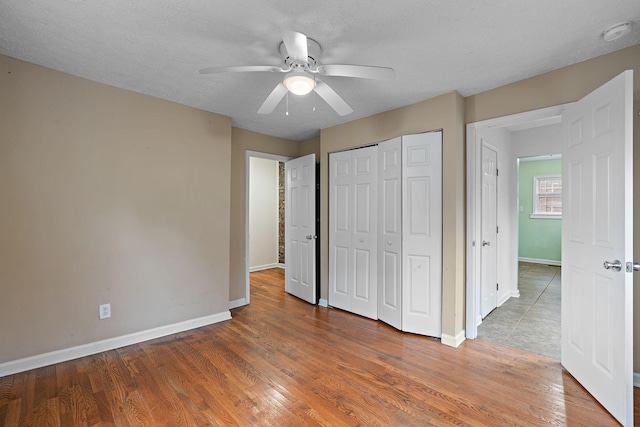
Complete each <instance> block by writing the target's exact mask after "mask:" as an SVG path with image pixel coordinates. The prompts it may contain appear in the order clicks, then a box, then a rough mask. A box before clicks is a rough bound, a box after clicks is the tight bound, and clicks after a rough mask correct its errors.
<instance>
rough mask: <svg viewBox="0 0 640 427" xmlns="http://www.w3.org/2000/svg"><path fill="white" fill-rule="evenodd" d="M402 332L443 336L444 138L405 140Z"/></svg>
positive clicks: (429, 136) (433, 134) (409, 137)
mask: <svg viewBox="0 0 640 427" xmlns="http://www.w3.org/2000/svg"><path fill="white" fill-rule="evenodd" d="M402 183H403V185H402V199H403V203H402V211H403V212H402V254H403V257H402V258H403V268H402V282H403V288H402V294H403V295H402V314H403V315H402V330H404V331H407V332H413V333H417V334H423V335H430V336H434V337H440V336H441V334H442V319H441V318H442V133H441V132H430V133H425V134H419V135H407V136H403V137H402Z"/></svg>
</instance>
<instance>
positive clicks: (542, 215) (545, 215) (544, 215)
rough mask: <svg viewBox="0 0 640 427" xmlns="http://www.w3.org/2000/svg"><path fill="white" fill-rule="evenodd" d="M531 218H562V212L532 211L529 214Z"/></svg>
mask: <svg viewBox="0 0 640 427" xmlns="http://www.w3.org/2000/svg"><path fill="white" fill-rule="evenodd" d="M529 218H531V219H562V214H557V213H556V214H553V213H532V214H529Z"/></svg>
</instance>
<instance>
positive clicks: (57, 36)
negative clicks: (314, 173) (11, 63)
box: [0, 0, 640, 140]
mask: <svg viewBox="0 0 640 427" xmlns="http://www.w3.org/2000/svg"><path fill="white" fill-rule="evenodd" d="M622 21H633V26H632V32H631V34H629V35H628V36H627V37H625V38H623V39H619V40H617V41H614V42H605V41H604V40H603V39H602V31H603V30H604V29H606V28H607V27H609V26H611V25H613V24H616V23H618V22H622ZM283 31H298V32H302V33H304V34H306V35H307V36H308V37H310V38H312V39H315V40H317V41H318V42H319V43H320V45H321V46H322V54H321V57H320V62H322V63H325V64H330V63H341V64H364V65H380V66H388V67H393V68H394V69H395V70H396V78H395V80H392V81H377V80H364V79H352V78H346V77H326V78H324V80H325V81H326V82H327V83H328V84H330V85H331V87H333V89H335V91H336V92H338V93H339V94H340V95H341V96H342V97H343V98H344V100H345V101H346V102H347V103H349V104H350V105H351V107H353V109H354V112H353V113H352V114H350V115H348V116H344V117H340V116H338V115H337V114H336V113H335V112H334V111H333V110H332V109H331V108H330V107H328V106H327V104H325V103H324V101H323V100H322V99H320V98H319V97H317V96H314V95H313V94H310V95H306V96H304V97H297V96H293V95H292V96H290V97H289V115H285V105H286V99H285V100H283V101H282V102H281V103H280V104H279V106H278V107H277V108H276V109H275V111H274V112H273V113H272V114H270V115H259V114H257V113H256V111H257V110H258V108H259V107H260V105H261V104H262V102H263V101H264V99H265V98H266V97H267V95H268V94H269V93H270V92H271V90H272V89H273V88H274V87H275V86H276V85H277V84H278V82H280V81H281V79H282V75H281V74H276V73H243V74H209V75H201V74H199V73H198V70H199V69H201V68H203V67H209V66H226V65H254V64H258V65H271V64H272V65H278V64H279V63H280V61H281V57H280V55H279V53H278V45H279V43H280V41H281V39H282V33H283ZM638 43H640V3H638V0H563V1H558V0H536V1H533V0H531V1H513V0H486V1H481V2H480V1H472V0H460V1H442V0H438V1H436V0H402V1H395V2H392V1H389V0H349V1H345V0H323V1H315V2H310V1H301V0H273V1H264V0H234V1H215V0H111V1H108V0H2V1H0V53H2V54H5V55H8V56H11V57H14V58H18V59H22V60H25V61H29V62H33V63H36V64H39V65H43V66H46V67H50V68H53V69H56V70H60V71H64V72H66V73H70V74H73V75H76V76H81V77H85V78H87V79H90V80H94V81H97V82H101V83H106V84H109V85H112V86H116V87H120V88H125V89H129V90H133V91H136V92H141V93H145V94H148V95H152V96H155V97H158V98H162V99H167V100H170V101H174V102H178V103H181V104H185V105H189V106H192V107H196V108H200V109H203V110H207V111H212V112H215V113H219V114H223V115H227V116H230V117H231V118H232V121H233V125H234V126H236V127H240V128H244V129H248V130H253V131H256V132H261V133H264V134H268V135H274V136H279V137H283V138H289V139H294V140H302V139H306V138H309V137H312V136H316V135H318V132H319V129H321V128H325V127H329V126H333V125H336V124H339V123H343V122H346V121H351V120H354V119H356V118H359V117H364V116H368V115H371V114H375V113H379V112H382V111H387V110H391V109H394V108H398V107H401V106H404V105H409V104H412V103H415V102H418V101H422V100H425V99H429V98H432V97H434V96H437V95H440V94H443V93H446V92H450V91H452V90H457V91H458V92H460V93H461V94H462V95H464V96H468V95H471V94H474V93H478V92H481V91H484V90H488V89H491V88H494V87H498V86H501V85H504V84H507V83H510V82H513V81H517V80H521V79H523V78H527V77H530V76H533V75H537V74H540V73H544V72H546V71H550V70H553V69H556V68H560V67H563V66H566V65H569V64H573V63H576V62H580V61H583V60H586V59H589V58H592V57H595V56H599V55H602V54H605V53H608V52H611V51H615V50H619V49H622V48H624V47H627V46H631V45H635V44H638ZM314 104H315V106H316V109H315V112H314V111H313V106H314Z"/></svg>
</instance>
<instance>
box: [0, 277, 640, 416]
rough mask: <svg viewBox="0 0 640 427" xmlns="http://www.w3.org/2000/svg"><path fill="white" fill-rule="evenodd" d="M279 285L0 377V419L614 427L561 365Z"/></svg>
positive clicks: (262, 282)
mask: <svg viewBox="0 0 640 427" xmlns="http://www.w3.org/2000/svg"><path fill="white" fill-rule="evenodd" d="M282 282H283V274H282V270H279V269H273V270H267V271H263V272H259V273H252V275H251V305H249V306H246V307H242V308H238V309H235V310H232V315H233V319H232V320H230V321H227V322H223V323H218V324H215V325H210V326H207V327H203V328H199V329H196V330H193V331H188V332H184V333H180V334H177V335H174V336H170V337H165V338H161V339H156V340H152V341H147V342H144V343H141V344H137V345H132V346H129V347H124V348H120V349H117V350H112V351H107V352H104V353H100V354H97V355H94V356H89V357H84V358H82V359H78V360H74V361H70V362H66V363H60V364H57V365H54V366H49V367H45V368H41V369H35V370H32V371H28V372H24V373H20V374H16V375H11V376H7V377H4V378H0V426H7V427H9V426H31V425H33V426H233V425H240V426H249V425H251V426H253V425H263V426H303V425H320V426H358V425H364V426H427V425H433V426H461V425H469V426H500V425H503V426H549V425H552V426H563V425H569V426H583V425H584V426H609V425H617V424H616V422H615V420H614V419H613V418H612V417H611V416H610V415H609V414H608V413H607V412H606V411H605V410H604V409H603V408H602V407H601V406H599V405H598V403H597V402H595V401H594V399H593V398H592V397H591V396H590V395H589V394H588V393H587V392H586V391H585V390H584V389H583V388H582V387H581V386H580V385H578V384H577V383H576V382H575V380H573V378H572V377H571V376H570V375H568V374H567V373H566V372H565V371H563V369H562V367H561V366H560V364H559V363H558V362H557V361H555V360H552V359H547V358H545V357H542V356H537V355H534V354H530V353H527V352H524V351H521V350H517V349H513V348H510V347H506V346H501V345H496V344H495V343H492V342H490V341H487V340H483V339H477V340H473V341H465V342H464V343H463V344H462V345H461V346H460V347H459V348H458V349H453V348H450V347H447V346H444V345H441V344H440V343H439V341H437V340H435V339H432V338H427V337H421V336H416V335H411V334H405V333H401V332H398V331H396V330H394V329H392V328H390V327H388V326H386V325H385V324H384V323H381V322H376V321H371V320H368V319H364V318H361V317H358V316H355V315H351V314H349V313H345V312H342V311H340V310H337V309H329V308H324V307H319V306H312V305H309V304H307V303H305V302H303V301H300V300H298V299H297V298H295V297H292V296H290V295H287V294H285V293H284V291H283V284H282ZM636 396H637V394H636ZM636 413H637V412H636Z"/></svg>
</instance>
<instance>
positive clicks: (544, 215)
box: [529, 174, 562, 219]
mask: <svg viewBox="0 0 640 427" xmlns="http://www.w3.org/2000/svg"><path fill="white" fill-rule="evenodd" d="M549 178H552V179H560V180H562V175H560V174H558V175H536V176H534V177H533V206H531V210H532V212H531V215H529V218H533V219H562V212H559V213H555V212H536V209H537V208H538V198H539V197H540V196H545V195H554V196H559V197H560V198H562V192H560V193H539V192H538V187H539V186H538V181H540V180H542V179H549Z"/></svg>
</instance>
